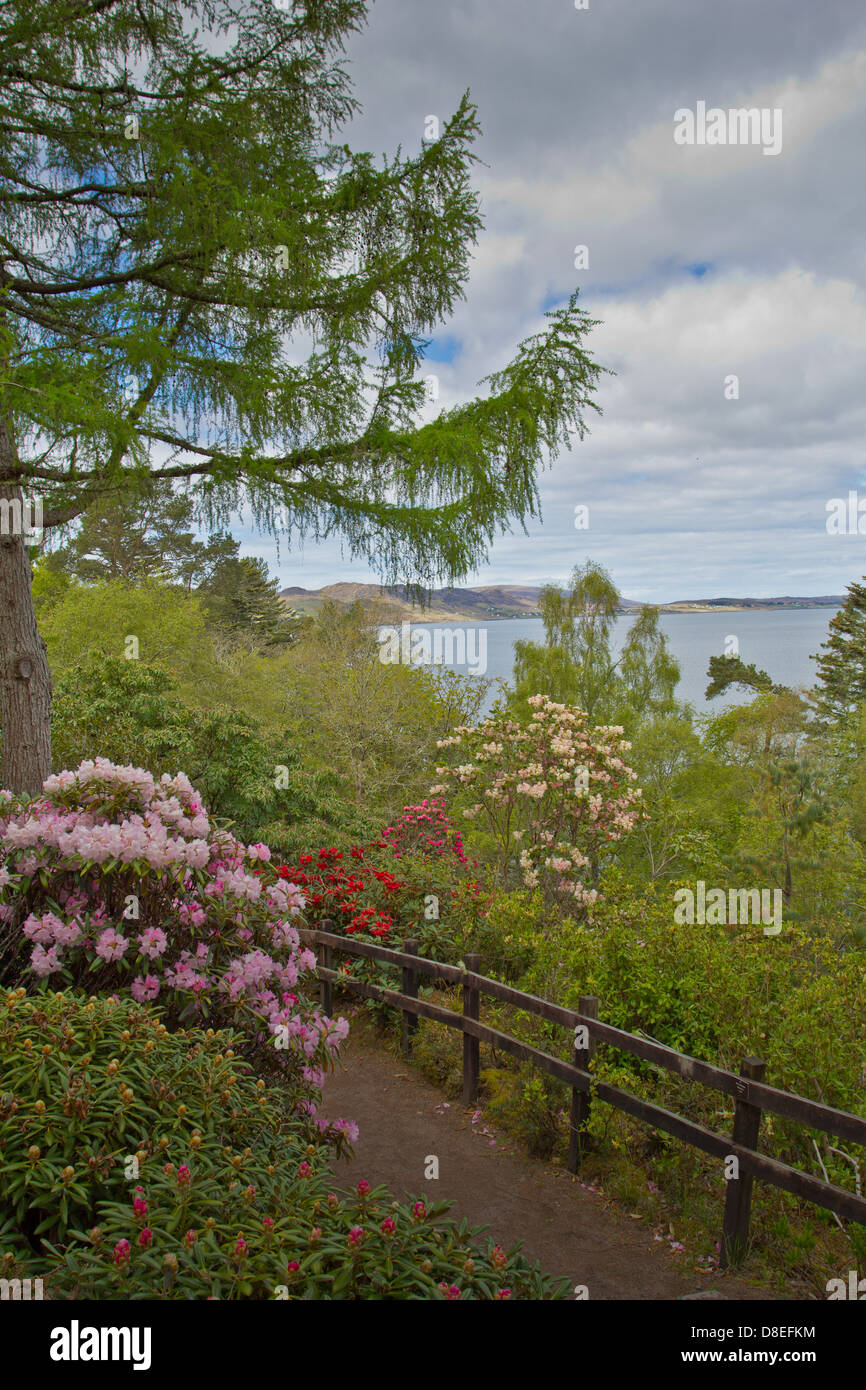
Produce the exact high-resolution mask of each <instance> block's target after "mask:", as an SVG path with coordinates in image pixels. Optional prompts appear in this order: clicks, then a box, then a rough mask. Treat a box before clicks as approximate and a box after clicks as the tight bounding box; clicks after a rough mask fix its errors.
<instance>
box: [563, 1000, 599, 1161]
mask: <svg viewBox="0 0 866 1390" xmlns="http://www.w3.org/2000/svg"><path fill="white" fill-rule="evenodd" d="M577 1012H578V1013H579V1014H583V1015H584V1016H585V1017H586V1018H598V995H596V994H582V995H581V996H580V998H579V999H578V1001H577ZM580 1026H581V1025H580V1024H578V1027H580ZM584 1026H585V1025H584ZM594 1052H595V1040H594V1038H592V1037H591V1036H590V1037H588V1038H587V1046H586V1047H577V1046H576V1047H575V1049H574V1065H575V1066H576V1067H579V1068H580V1070H581V1071H589V1064H590V1061H591V1059H592V1056H593V1054H594ZM591 1100H592V1097H591V1096H590V1093H589V1091H579V1090H578V1089H577V1087H576V1086H572V1088H571V1129H570V1131H569V1136H568V1171H569V1173H576V1172H577V1170H578V1168H579V1167H580V1162H581V1159H582V1158H583V1151H584V1148H585V1145H586V1126H587V1122H588V1121H589V1107H590V1104H591Z"/></svg>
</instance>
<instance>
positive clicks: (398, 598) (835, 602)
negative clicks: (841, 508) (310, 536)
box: [280, 582, 843, 623]
mask: <svg viewBox="0 0 866 1390" xmlns="http://www.w3.org/2000/svg"><path fill="white" fill-rule="evenodd" d="M426 592H427V603H426V605H425V606H423V607H422V606H421V605H419V604H415V603H412V602H411V600H410V598H409V594H408V590H407V589H406V587H405V586H404V585H394V586H382V585H379V584H352V583H347V582H342V583H339V584H326V585H325V587H324V588H323V589H302V588H298V587H297V586H294V587H292V588H289V589H283V591H282V593H281V595H280V597H281V598H283V599H285V601H286V603H287V604H288V605H289V606H290V607H292V608H296V609H297V610H298V612H300V613H309V614H311V615H313V616H315V614H317V613H318V612H319V610H320V609H321V607H322V604H323V603H326V602H328V601H329V600H330V601H331V602H333V603H342V604H346V605H347V606H348V605H349V604H351V603H355V602H361V603H363V604H365V605H367V606H368V607H369V608H371V609H372V610H373V611H374V613H375V616H376V617H377V618H379V619H380V621H382V622H401V621H403V620H405V619H407V618H411V619H414V620H416V621H424V622H428V623H437V622H448V621H449V620H463V621H471V620H472V619H475V620H476V621H479V620H482V619H483V620H484V621H487V622H490V621H496V620H497V619H500V618H537V617H538V616H539V612H538V596H539V594H540V593H541V589H540V588H539V587H533V586H531V585H524V584H493V585H485V586H483V587H481V588H478V589H431V590H427V591H426ZM842 602H843V599H842V597H841V596H840V595H838V594H822V595H820V596H819V597H818V598H794V597H791V596H790V595H784V596H783V597H781V598H702V599H675V600H674V601H672V602H671V603H660V604H658V605H657V607H658V608H659V609H660V611H661V612H662V613H706V612H712V611H714V610H715V611H721V612H740V611H742V610H744V609H749V608H757V609H773V608H838V607H839V606H840V604H841V603H842ZM640 606H641V605H640V604H639V603H636V602H635V601H634V599H628V598H624V599H623V600H622V603H621V605H620V608H621V611H622V612H623V613H631V612H633V611H634V610H635V609H636V608H640Z"/></svg>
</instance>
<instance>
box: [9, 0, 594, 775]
mask: <svg viewBox="0 0 866 1390" xmlns="http://www.w3.org/2000/svg"><path fill="white" fill-rule="evenodd" d="M365 13H366V5H365V4H364V3H363V0H306V3H300V2H299V0H298V3H292V0H281V3H280V4H279V5H276V4H273V3H271V0H186V3H184V4H182V5H179V4H177V3H175V0H9V2H8V3H6V4H4V5H3V6H2V7H0V613H2V622H0V727H2V770H0V784H2V785H3V786H5V787H7V788H9V789H11V790H13V791H15V792H18V793H30V794H35V793H37V792H38V791H39V789H40V787H41V783H42V781H43V779H44V778H45V776H46V775H47V774H48V773H49V771H50V768H51V746H50V711H51V678H50V672H49V669H48V663H47V659H46V651H45V647H44V643H43V642H42V640H41V638H40V636H39V632H38V628H37V624H36V619H35V615H34V610H33V602H32V593H31V566H30V556H29V547H28V543H29V541H30V539H31V537H30V535H28V533H27V532H28V519H29V520H30V521H32V520H33V517H34V514H35V515H37V517H38V513H37V512H36V509H37V508H41V509H42V516H41V524H42V525H43V526H44V527H45V528H48V529H49V531H50V528H52V527H57V526H63V525H65V524H68V523H70V522H72V521H73V520H74V519H76V518H80V517H81V516H82V515H84V514H85V513H86V511H87V509H88V507H90V506H91V505H93V504H94V503H96V502H97V501H98V500H100V499H104V498H106V497H114V498H118V499H121V500H123V499H126V500H127V502H128V505H129V507H130V509H132V508H134V506H135V499H136V495H137V494H139V493H140V491H141V490H142V489H144V488H145V487H147V486H148V485H150V484H152V482H153V480H154V479H158V480H170V481H171V482H172V484H173V485H174V486H175V487H178V488H183V489H185V490H186V491H187V492H188V493H189V495H190V496H191V497H192V498H193V499H194V502H195V506H196V515H197V517H198V518H199V519H200V520H201V521H202V522H203V523H206V524H207V525H209V526H212V525H214V524H220V525H225V523H226V522H227V521H228V519H229V518H230V517H231V516H232V515H233V514H235V513H236V512H237V511H238V510H239V509H240V508H242V507H246V508H248V509H249V512H250V513H251V515H252V517H253V519H254V521H255V523H256V524H257V525H258V526H259V527H260V528H261V529H262V530H263V531H266V532H270V533H271V534H274V535H278V534H285V533H288V534H289V535H293V536H301V535H308V536H312V537H313V538H317V539H318V538H322V537H325V536H328V535H331V534H339V535H341V536H342V537H343V538H344V540H345V542H346V544H347V547H348V550H349V553H350V554H351V555H352V556H353V557H358V556H363V557H367V558H369V559H370V560H371V561H372V562H373V563H374V565H375V567H376V569H377V572H378V573H379V574H380V576H381V577H382V579H383V580H384V581H385V582H394V581H396V580H398V579H399V580H403V581H407V582H411V583H412V584H419V585H420V584H433V583H436V582H443V581H445V582H451V581H459V580H461V579H463V578H465V576H466V575H467V574H468V573H470V572H471V571H472V570H473V569H474V568H475V567H476V566H477V564H478V563H479V561H480V560H481V559H482V558H483V557H484V555H485V554H486V551H487V547H488V545H489V543H490V542H491V540H492V538H493V537H494V535H496V534H498V533H499V532H501V531H502V530H503V529H505V528H506V527H508V526H509V525H511V524H513V522H514V521H519V522H520V523H521V524H525V522H526V520H527V519H528V518H529V517H530V516H532V515H534V514H536V513H537V508H538V493H537V481H536V480H537V474H538V471H539V469H540V467H542V466H543V464H544V462H545V460H546V459H547V458H548V457H552V456H554V455H555V454H556V452H557V451H558V450H559V449H560V448H562V447H565V446H567V445H568V443H569V442H570V440H571V438H572V436H574V435H577V436H578V437H580V438H582V437H583V434H584V431H585V428H586V426H585V420H584V412H585V411H586V410H588V409H589V408H591V409H593V410H597V409H598V407H597V405H596V403H595V401H594V400H593V396H594V393H595V390H596V388H597V383H598V378H599V374H600V372H601V371H602V370H603V369H602V368H601V367H599V366H598V365H597V364H596V363H595V362H593V361H592V360H591V358H590V357H589V356H588V355H587V353H586V351H585V350H584V346H583V343H584V339H585V337H586V335H587V333H588V332H589V331H590V330H591V328H592V327H593V326H594V323H595V321H594V320H592V319H590V318H588V317H587V316H586V314H585V313H584V312H583V310H581V309H580V308H579V307H578V305H577V294H576V292H575V293H574V294H573V295H572V296H571V297H570V299H569V301H568V303H567V304H566V305H564V306H563V307H562V308H560V309H557V310H555V311H553V312H551V313H549V314H548V315H547V322H546V323H545V325H544V327H543V330H542V331H541V332H539V333H538V334H536V335H534V336H532V337H530V338H529V339H527V340H525V341H524V342H522V343H520V344H519V345H518V346H517V347H516V349H515V352H514V355H513V357H512V360H511V361H510V363H509V364H508V365H506V366H505V367H504V368H503V369H502V370H499V371H495V372H493V373H492V374H491V375H490V376H488V377H487V378H485V379H484V381H483V382H482V383H480V388H483V389H481V392H480V394H479V395H478V396H477V397H476V398H475V399H472V400H470V401H468V402H466V403H463V404H459V405H456V406H453V407H452V408H450V409H447V410H442V411H441V412H440V413H439V414H438V416H437V417H436V418H435V419H432V420H426V419H424V418H423V417H424V412H423V406H424V402H425V397H426V390H425V384H424V381H423V378H421V377H420V376H419V367H420V364H421V362H422V361H423V356H424V350H425V347H427V346H428V345H429V338H428V337H427V336H426V335H428V334H430V333H431V331H433V330H434V329H435V327H436V326H437V325H438V324H440V323H442V322H443V321H445V320H446V319H447V318H448V316H449V315H450V313H451V312H452V311H453V308H454V306H455V304H456V302H457V300H458V298H460V297H462V295H463V293H464V286H465V282H466V278H467V274H468V265H469V255H470V251H471V247H472V245H473V244H474V242H475V240H476V237H477V234H478V232H479V230H480V227H481V219H480V216H479V209H478V198H477V194H476V193H475V191H474V189H473V187H472V184H471V178H470V175H471V168H472V164H473V160H474V155H473V153H472V148H471V147H472V142H473V139H474V137H475V135H476V133H477V129H478V124H477V117H476V112H475V109H474V107H473V105H472V104H471V102H470V100H469V97H468V94H467V95H466V96H465V97H464V98H463V100H462V101H461V102H460V104H459V106H458V108H457V110H456V111H455V113H454V115H453V116H452V117H451V119H450V120H448V121H447V122H445V123H444V125H443V129H442V133H441V136H440V138H439V139H437V140H435V141H431V142H427V143H424V142H422V143H421V144H420V148H419V149H418V150H417V152H415V153H410V154H404V153H403V152H402V151H401V150H400V149H398V151H397V153H396V154H395V155H394V156H391V157H385V156H383V157H382V159H381V160H376V159H374V158H373V157H372V156H371V155H369V154H366V153H356V152H353V151H352V150H351V149H350V147H349V146H348V145H347V144H345V143H341V142H340V141H339V138H338V136H339V134H340V132H341V130H342V128H344V127H345V125H346V124H347V122H349V121H350V120H351V118H352V116H353V115H354V113H355V111H356V109H357V103H356V101H355V98H354V97H353V95H352V93H351V89H350V86H349V81H348V77H347V75H346V73H345V70H344V68H343V67H342V65H341V62H342V53H343V48H344V42H345V41H346V40H347V39H348V38H349V36H350V35H351V34H352V33H353V32H354V31H357V30H358V29H359V28H360V27H361V25H362V24H363V22H364V18H365ZM28 508H30V509H32V510H30V511H28ZM37 525H38V521H37Z"/></svg>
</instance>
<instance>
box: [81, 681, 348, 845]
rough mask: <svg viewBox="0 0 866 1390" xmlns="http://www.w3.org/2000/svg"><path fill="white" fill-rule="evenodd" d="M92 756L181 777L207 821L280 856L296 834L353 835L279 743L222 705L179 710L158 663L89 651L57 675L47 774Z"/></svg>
mask: <svg viewBox="0 0 866 1390" xmlns="http://www.w3.org/2000/svg"><path fill="white" fill-rule="evenodd" d="M96 757H107V758H109V759H111V760H112V761H115V762H117V763H119V764H121V765H127V764H129V763H132V764H133V765H134V766H136V767H146V768H147V769H148V770H149V771H150V772H152V773H154V774H156V775H159V776H161V775H162V774H163V773H168V774H169V776H172V777H173V776H174V775H175V774H176V773H177V772H179V771H185V772H186V774H187V776H188V777H190V778H191V779H192V780H193V782H194V783H195V785H196V786H197V787H198V788H199V790H200V791H201V792H202V794H203V795H204V797H205V801H206V803H207V805H208V806H209V807H210V808H211V810H212V812H213V814H214V815H216V816H219V817H223V818H227V819H229V820H231V821H232V822H233V824H234V828H235V831H236V833H237V834H238V835H239V836H240V837H241V838H242V839H244V840H247V841H250V840H251V841H256V840H263V841H265V842H266V843H268V844H270V845H271V846H272V848H274V849H277V850H278V851H279V852H281V853H289V852H291V850H292V848H293V847H294V845H295V843H296V842H297V839H298V837H300V838H301V840H302V841H304V842H305V841H306V839H307V837H308V836H309V835H310V834H313V833H315V832H317V831H318V832H320V833H322V834H327V833H329V832H330V833H333V832H334V831H335V830H337V831H338V832H340V833H342V834H350V833H351V830H352V828H353V827H352V820H351V817H350V816H349V817H347V815H346V811H345V808H344V806H343V805H342V803H341V801H340V798H339V788H338V785H337V784H336V781H335V779H334V778H333V776H331V777H330V778H329V777H328V776H327V775H325V774H319V773H316V772H315V771H314V770H312V769H311V768H309V767H308V766H304V765H303V762H302V759H301V756H300V753H299V751H298V749H297V747H295V746H294V743H293V742H292V740H291V739H290V738H289V737H288V736H282V737H280V736H278V735H274V734H272V733H269V732H268V731H267V730H264V729H263V728H262V727H261V725H260V724H259V722H258V721H257V720H255V719H254V718H252V717H250V716H249V715H246V714H243V713H241V712H239V711H238V710H236V709H233V708H232V707H231V706H227V705H225V706H221V707H216V708H213V709H208V710H205V711H202V710H199V709H196V708H195V707H192V706H190V705H188V704H186V703H184V701H183V700H181V699H180V698H179V693H178V688H177V682H176V681H175V679H174V678H173V677H172V676H170V675H169V674H168V672H167V671H165V670H163V669H162V668H161V667H159V666H151V665H147V664H145V663H144V662H139V661H124V660H122V659H118V658H116V657H111V656H99V655H95V654H92V655H89V656H87V657H86V658H85V659H83V660H82V661H79V662H77V663H76V664H74V665H72V666H70V667H68V668H65V669H64V670H63V671H62V673H61V674H60V675H59V676H58V679H57V684H56V693H55V704H54V760H55V770H56V771H60V770H61V769H62V768H66V767H77V766H78V765H79V763H81V762H83V761H84V760H85V759H88V758H96ZM280 767H282V768H283V769H285V772H284V774H283V776H282V777H280V778H279V779H278V775H277V769H278V768H280ZM278 780H279V785H277V781H278ZM269 837H270V838H269Z"/></svg>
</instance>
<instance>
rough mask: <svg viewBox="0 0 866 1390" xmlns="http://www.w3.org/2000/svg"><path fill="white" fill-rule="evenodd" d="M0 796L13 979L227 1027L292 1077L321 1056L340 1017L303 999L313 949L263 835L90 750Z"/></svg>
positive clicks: (2, 888) (188, 792) (2, 891)
mask: <svg viewBox="0 0 866 1390" xmlns="http://www.w3.org/2000/svg"><path fill="white" fill-rule="evenodd" d="M0 797H2V798H4V800H3V801H2V802H0V854H2V855H3V857H4V860H5V862H3V865H2V868H0V898H2V899H3V902H2V905H0V916H2V919H3V921H4V922H5V926H4V928H3V938H2V947H3V948H4V953H5V955H6V958H7V959H6V964H5V971H4V973H5V976H6V979H7V981H8V982H9V983H11V984H17V983H19V981H24V980H26V981H27V982H28V983H35V982H36V981H37V980H40V979H42V980H47V979H49V978H50V979H52V980H53V981H54V982H57V983H63V984H64V985H67V986H73V987H75V986H78V987H83V986H88V987H89V988H91V989H96V990H101V991H108V992H114V991H123V992H124V993H126V992H128V993H129V994H131V995H132V997H133V998H134V999H136V1000H137V1001H139V1002H150V1001H151V1000H154V999H156V998H159V999H160V1002H161V1003H163V1004H164V1006H165V1008H166V1013H167V1018H168V1021H169V1022H170V1023H171V1024H173V1025H176V1024H186V1023H192V1022H197V1023H207V1022H214V1023H216V1024H217V1025H219V1026H233V1027H235V1028H237V1029H238V1030H239V1031H240V1032H241V1033H242V1034H243V1035H244V1042H243V1046H244V1048H245V1050H247V1051H248V1052H249V1053H250V1055H256V1056H257V1058H258V1060H259V1063H260V1064H261V1065H269V1066H271V1067H276V1066H277V1065H278V1064H279V1066H280V1067H281V1068H282V1069H283V1070H289V1071H290V1072H291V1073H292V1075H293V1076H294V1077H295V1078H296V1080H299V1079H300V1076H301V1073H302V1071H303V1068H304V1067H309V1066H311V1065H314V1064H315V1065H319V1066H328V1065H329V1064H330V1059H331V1055H332V1053H333V1052H334V1050H335V1049H336V1048H337V1047H338V1046H339V1043H340V1041H341V1039H342V1038H344V1037H345V1035H346V1034H347V1032H348V1024H347V1023H346V1021H345V1019H339V1020H334V1019H329V1018H326V1017H325V1016H324V1015H322V1014H321V1012H320V1011H319V1010H318V1009H317V1008H315V1007H313V1006H312V1005H311V1004H310V1003H309V1001H308V1000H307V999H305V997H304V994H303V978H304V977H305V976H307V975H308V974H309V972H310V971H312V970H313V969H314V967H315V957H314V956H313V954H312V952H311V951H308V950H305V949H302V948H301V946H300V942H299V938H298V933H297V929H296V927H295V926H294V925H293V919H294V918H295V917H296V916H297V914H298V913H299V911H300V908H301V907H302V905H303V901H304V899H303V895H302V893H301V891H300V889H299V888H298V887H297V886H296V885H294V884H292V883H290V882H288V881H287V880H285V879H284V878H280V877H278V876H277V875H276V874H275V873H274V872H273V871H272V870H271V869H270V868H269V867H268V861H269V859H270V850H269V849H268V848H267V846H265V845H262V844H254V845H249V846H247V845H243V844H242V843H241V842H240V841H238V840H236V839H235V838H234V836H233V835H231V834H230V833H229V832H228V830H226V829H220V828H219V827H215V826H213V825H212V824H211V822H210V820H209V818H208V816H207V814H206V812H205V810H204V808H203V806H202V804H201V799H200V797H199V795H198V793H197V792H196V791H195V789H194V788H193V787H192V786H191V785H190V782H189V780H188V779H187V778H186V777H185V776H184V775H183V774H179V775H178V776H177V777H175V778H172V779H170V778H169V777H168V776H167V775H164V776H163V777H162V779H161V780H160V781H159V782H158V783H156V782H154V779H153V778H152V777H151V776H150V774H149V773H147V772H144V771H142V770H140V769H136V768H132V767H126V768H121V767H116V766H115V765H114V764H112V763H109V762H107V761H106V760H105V759H97V760H96V762H85V763H82V765H81V766H80V767H79V768H78V770H77V771H76V772H63V773H60V775H59V776H56V777H49V778H48V780H47V781H46V782H45V785H44V792H43V795H42V796H41V797H39V798H37V799H36V800H34V801H32V802H28V801H16V800H15V799H14V798H12V797H10V796H9V794H8V793H2V794H0ZM266 1043H267V1044H268V1046H264V1044H266ZM274 1043H276V1044H277V1046H274V1045H273V1044H274Z"/></svg>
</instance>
